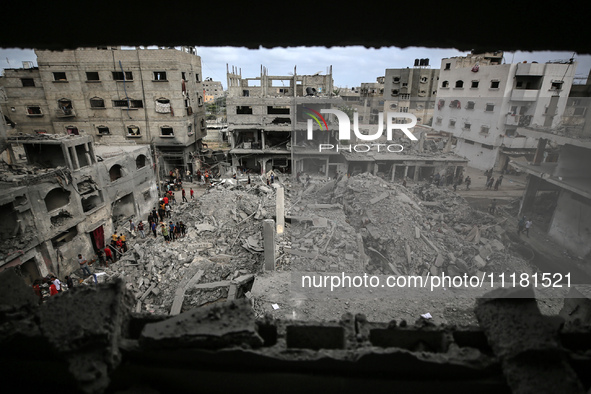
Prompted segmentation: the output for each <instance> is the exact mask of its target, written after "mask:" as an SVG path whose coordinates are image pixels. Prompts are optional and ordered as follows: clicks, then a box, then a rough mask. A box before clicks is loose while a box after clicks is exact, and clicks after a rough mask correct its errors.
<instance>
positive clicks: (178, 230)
mask: <svg viewBox="0 0 591 394" xmlns="http://www.w3.org/2000/svg"><path fill="white" fill-rule="evenodd" d="M180 237H181V227H180V226H179V222H176V224H175V225H174V239H175V240H178V239H179V238H180Z"/></svg>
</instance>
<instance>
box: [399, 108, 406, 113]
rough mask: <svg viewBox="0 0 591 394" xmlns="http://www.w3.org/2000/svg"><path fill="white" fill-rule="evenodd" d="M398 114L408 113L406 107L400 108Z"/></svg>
mask: <svg viewBox="0 0 591 394" xmlns="http://www.w3.org/2000/svg"><path fill="white" fill-rule="evenodd" d="M400 112H404V113H408V107H400Z"/></svg>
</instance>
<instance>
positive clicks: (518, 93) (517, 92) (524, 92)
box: [511, 89, 539, 101]
mask: <svg viewBox="0 0 591 394" xmlns="http://www.w3.org/2000/svg"><path fill="white" fill-rule="evenodd" d="M538 92H539V90H536V89H513V91H512V92H511V101H536V100H537V99H538Z"/></svg>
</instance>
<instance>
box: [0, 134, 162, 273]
mask: <svg viewBox="0 0 591 394" xmlns="http://www.w3.org/2000/svg"><path fill="white" fill-rule="evenodd" d="M15 146H18V147H20V148H21V151H22V152H24V153H21V154H19V155H18V157H19V158H22V159H21V160H18V159H15V156H16V155H15V154H14V149H13V147H15ZM10 157H12V159H13V161H10V159H9V158H10ZM5 158H6V159H7V160H5V163H4V164H3V166H2V169H1V171H2V172H1V174H0V189H1V190H2V193H1V196H0V216H1V217H2V219H3V220H2V224H1V231H0V237H1V241H0V242H1V243H2V244H1V247H0V251H1V252H0V270H4V269H6V268H8V267H13V266H17V267H20V270H21V272H22V273H23V275H24V277H25V278H26V280H27V281H28V282H29V283H31V282H32V281H33V280H34V279H37V278H40V277H42V276H46V275H47V274H48V273H53V274H55V275H58V276H59V277H60V278H63V277H64V276H65V275H69V274H70V273H71V272H73V271H75V270H77V269H78V268H79V267H78V262H77V256H78V254H79V253H81V254H82V255H83V256H86V257H88V258H92V256H93V255H95V254H96V251H97V250H99V249H103V248H104V247H105V245H106V241H107V242H108V241H109V238H110V235H111V234H112V232H113V231H114V230H115V229H116V228H117V222H120V221H124V220H126V219H128V218H130V217H134V216H135V217H145V216H147V214H148V211H149V210H150V209H151V207H153V206H154V204H155V202H156V201H157V198H158V196H157V190H156V182H155V173H154V165H153V160H152V159H151V154H150V148H149V146H147V145H143V146H142V145H125V146H104V145H95V144H94V143H93V141H92V138H91V137H90V136H65V135H64V136H52V135H49V134H47V135H39V136H24V137H18V138H15V137H13V138H10V139H9V140H8V148H7V152H6V153H5Z"/></svg>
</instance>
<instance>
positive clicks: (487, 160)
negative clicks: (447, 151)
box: [454, 138, 499, 170]
mask: <svg viewBox="0 0 591 394" xmlns="http://www.w3.org/2000/svg"><path fill="white" fill-rule="evenodd" d="M498 152H499V148H498V147H493V149H488V148H483V147H482V144H480V143H478V142H475V143H474V144H468V143H466V141H465V140H464V139H462V138H458V142H457V145H456V148H455V150H454V153H456V154H457V155H459V156H462V157H465V158H466V159H468V163H469V166H470V167H474V168H477V169H479V170H489V169H491V168H493V167H494V166H495V165H496V162H497V156H498Z"/></svg>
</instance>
